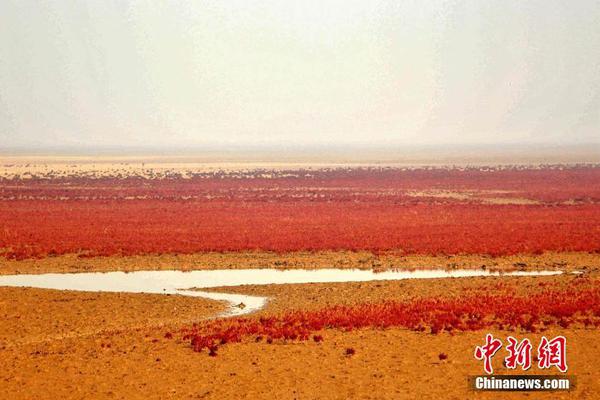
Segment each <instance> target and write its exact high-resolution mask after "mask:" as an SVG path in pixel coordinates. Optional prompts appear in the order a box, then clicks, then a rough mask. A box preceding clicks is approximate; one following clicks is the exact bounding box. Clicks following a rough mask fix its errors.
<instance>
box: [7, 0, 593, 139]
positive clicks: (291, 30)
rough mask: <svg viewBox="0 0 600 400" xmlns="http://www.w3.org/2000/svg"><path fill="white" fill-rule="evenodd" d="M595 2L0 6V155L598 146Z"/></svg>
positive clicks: (22, 0)
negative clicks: (4, 151) (77, 150)
mask: <svg viewBox="0 0 600 400" xmlns="http://www.w3.org/2000/svg"><path fill="white" fill-rule="evenodd" d="M599 27H600V2H599V1H597V0H577V1H568V0H564V1H553V0H543V1H540V0H527V1H523V0H475V1H468V0H467V1H439V0H415V1H412V0H406V1H398V0H390V1H386V0H370V1H364V0H331V1H327V0H303V1H286V0H262V1H260V0H258V1H250V0H228V1H223V0H217V1H211V0H205V1H183V0H181V1H160V2H159V1H125V0H123V1H117V0H112V1H109V0H107V1H81V0H80V1H73V2H71V1H69V2H66V1H59V0H55V1H31V0H2V1H1V2H0V148H2V147H4V148H12V147H15V148H19V147H23V148H38V147H42V148H43V147H47V146H50V147H60V146H65V147H83V148H96V147H97V148H101V147H115V146H117V147H119V146H123V147H135V146H144V147H157V148H161V147H162V148H166V147H173V148H203V147H208V146H225V147H226V146H233V145H235V146H287V147H293V146H321V145H342V146H343V145H364V144H368V145H381V146H383V147H385V146H394V145H407V144H411V145H414V144H417V145H421V144H422V145H461V144H465V145H472V144H485V145H495V144H506V143H508V144H515V143H516V144H519V143H529V144H531V143H533V144H536V143H543V144H555V145H562V144H581V143H589V142H590V143H591V142H594V143H598V142H600V28H599Z"/></svg>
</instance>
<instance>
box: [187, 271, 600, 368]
mask: <svg viewBox="0 0 600 400" xmlns="http://www.w3.org/2000/svg"><path fill="white" fill-rule="evenodd" d="M580 282H581V283H580ZM579 286H584V287H583V288H580V287H579ZM487 293H493V294H487ZM571 324H581V325H584V326H586V327H595V328H598V327H600V281H597V280H596V281H589V280H588V279H585V278H577V279H575V281H574V282H573V284H571V285H570V286H569V287H568V288H566V289H554V290H547V289H545V290H543V291H540V292H539V293H534V294H531V295H529V296H526V297H522V296H516V295H514V293H513V294H511V293H510V291H506V290H505V291H500V292H496V291H492V290H490V291H482V292H481V293H479V294H477V295H473V296H461V297H459V298H447V299H436V298H423V299H417V300H413V301H409V302H394V301H386V302H382V303H376V304H371V303H368V304H360V305H356V306H335V307H328V308H325V309H322V310H318V311H294V312H289V313H286V314H283V315H281V316H277V317H261V318H255V319H248V318H236V319H220V320H214V321H210V322H207V323H205V324H203V325H195V326H194V327H192V328H191V329H184V330H183V333H184V340H190V343H191V346H192V348H193V349H194V351H197V352H199V351H202V350H203V349H209V350H210V352H211V353H215V352H216V346H220V345H224V344H227V343H231V342H240V341H242V340H243V339H244V338H247V337H254V336H260V337H262V336H266V337H268V339H267V343H273V341H275V340H286V341H289V340H291V341H294V340H308V339H309V337H310V335H311V334H313V333H314V332H317V331H321V330H323V329H340V330H342V331H351V330H355V329H363V328H377V329H385V328H391V327H402V328H407V329H411V330H414V331H419V332H426V331H429V332H430V333H432V334H437V333H440V332H452V331H473V330H480V329H484V328H499V329H506V330H509V331H514V330H516V329H521V330H524V331H527V332H536V331H544V330H546V329H547V328H548V327H550V326H560V327H562V328H567V327H569V326H570V325H571ZM316 337H317V336H313V338H315V339H314V340H315V341H317V340H316ZM318 337H319V338H321V339H322V337H321V336H320V335H319V336H318ZM321 339H320V340H321ZM320 340H319V341H320ZM440 359H442V357H441V355H440Z"/></svg>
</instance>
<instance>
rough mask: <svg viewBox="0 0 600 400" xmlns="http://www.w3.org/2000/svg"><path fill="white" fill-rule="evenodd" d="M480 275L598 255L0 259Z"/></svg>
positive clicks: (592, 263) (56, 264)
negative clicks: (470, 271) (440, 271)
mask: <svg viewBox="0 0 600 400" xmlns="http://www.w3.org/2000/svg"><path fill="white" fill-rule="evenodd" d="M243 268H278V269H292V268H304V269H316V268H359V269H374V270H380V271H383V270H387V269H424V268H442V269H463V268H467V269H472V268H476V269H480V268H487V269H491V270H540V269H560V270H595V269H598V268H600V253H583V252H580V253H575V252H574V253H544V254H542V255H527V254H523V255H514V256H504V257H490V256H485V255H455V256H426V255H410V256H403V255H398V254H393V253H382V254H373V253H370V252H351V251H323V252H294V253H282V254H277V253H272V252H260V251H256V252H232V253H198V254H188V255H144V256H132V257H118V256H117V257H94V258H80V257H78V256H77V255H75V254H69V255H64V256H58V257H48V258H43V259H29V260H23V261H15V260H8V259H6V258H0V275H7V274H39V273H46V272H89V271H139V270H183V271H187V270H198V269H243Z"/></svg>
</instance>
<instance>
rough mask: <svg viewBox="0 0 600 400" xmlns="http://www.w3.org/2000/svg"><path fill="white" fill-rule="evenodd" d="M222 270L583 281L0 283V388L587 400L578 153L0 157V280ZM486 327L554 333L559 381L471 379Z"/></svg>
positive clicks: (52, 392) (599, 215) (598, 252)
mask: <svg viewBox="0 0 600 400" xmlns="http://www.w3.org/2000/svg"><path fill="white" fill-rule="evenodd" d="M171 161H172V160H171ZM221 268H227V269H240V268H278V269H291V268H307V269H313V268H360V269H373V270H376V271H383V270H386V269H423V268H442V269H450V270H451V269H463V268H467V269H481V268H485V269H488V270H499V271H514V270H560V271H565V272H574V271H577V272H581V273H580V274H572V273H565V274H563V275H558V276H549V277H505V276H500V277H486V278H460V279H445V280H442V279H436V280H427V281H425V280H422V281H419V280H411V281H395V282H394V281H374V282H363V283H339V284H302V285H264V286H249V285H245V286H240V287H235V288H231V287H228V288H215V289H212V290H214V291H226V292H232V293H233V292H237V293H244V294H253V295H259V296H267V297H269V302H268V303H267V306H266V308H265V309H263V310H261V311H260V312H258V313H256V314H253V315H249V316H247V318H240V319H228V320H213V319H212V318H211V317H214V316H215V315H217V314H219V313H220V312H222V311H223V310H224V309H225V307H226V305H225V304H223V303H219V302H214V301H209V300H204V299H201V298H192V297H183V296H169V295H149V294H127V293H89V292H68V291H54V290H42V289H32V288H6V287H0V316H1V317H2V319H1V322H0V398H11V399H30V398H41V399H44V398H47V399H54V398H61V397H62V398H66V399H71V398H127V399H129V398H150V399H154V398H156V399H163V398H207V399H226V398H248V399H271V398H277V399H321V398H322V399H347V398H365V399H386V398H389V399H399V398H407V399H412V398H424V399H430V398H431V399H434V398H435V399H446V398H451V399H464V398H534V397H535V398H538V397H541V398H549V399H550V398H553V399H554V398H584V399H587V398H590V399H593V398H598V397H597V393H598V392H600V386H599V382H600V372H599V371H600V362H599V361H598V360H599V355H600V345H599V344H598V329H599V328H598V327H599V326H600V295H599V290H598V288H599V287H600V276H599V275H598V274H599V273H600V167H599V166H597V165H592V164H581V165H558V164H556V165H546V166H523V165H521V166H511V165H503V166H494V167H483V166H478V167H474V166H464V165H463V166H459V167H457V166H455V167H447V168H446V167H416V166H407V165H375V164H369V163H365V164H360V165H351V166H350V165H347V164H335V163H331V164H329V165H317V164H313V165H306V164H293V163H292V164H290V163H287V164H286V163H282V164H277V165H276V164H273V163H271V164H268V163H267V164H265V163H254V162H252V163H249V164H248V165H246V166H245V167H244V168H241V167H240V164H237V163H232V164H231V165H230V164H227V165H225V164H223V163H221V164H214V163H213V164H210V165H202V166H199V165H198V164H195V163H194V162H193V160H187V159H182V160H179V162H177V163H173V162H165V161H164V160H161V159H154V160H151V161H150V162H148V161H147V162H144V161H143V160H141V159H135V158H134V159H132V160H128V161H123V160H120V161H116V160H113V159H102V160H97V162H96V161H93V160H92V161H90V160H81V159H76V158H75V159H74V158H71V159H68V160H61V161H60V162H56V160H53V159H48V160H42V161H41V162H40V159H39V158H37V159H36V160H34V159H31V160H30V159H27V158H23V157H21V158H19V157H13V158H10V159H4V161H2V165H1V166H0V274H32V273H46V272H88V271H135V270H172V269H177V270H195V269H221ZM407 310H409V311H407ZM378 313H379V314H378ZM386 313H387V314H386ZM394 313H395V314H394ZM362 317H364V318H362ZM379 317H381V320H380V319H378V318H379ZM352 318H354V319H352ZM273 321H274V322H273ZM286 321H287V322H286ZM289 321H291V322H289ZM322 321H326V322H322ZM361 321H363V322H364V324H361ZM286 323H288V325H286ZM305 323H306V324H305ZM269 324H273V325H272V326H271V325H269ZM302 324H305V325H302ZM323 324H324V325H323ZM307 326H308V327H309V328H307ZM230 328H231V329H230ZM228 329H229V330H228ZM261 330H262V331H265V332H269V335H272V336H273V337H271V336H268V337H267V336H266V335H261V334H258V333H256V332H258V331H260V332H262V331H261ZM232 332H235V335H234V334H232ZM488 332H491V333H493V334H494V335H495V336H497V337H498V338H500V339H502V340H504V341H505V339H506V337H507V336H509V335H514V336H516V337H517V338H519V339H522V338H524V337H528V338H530V339H531V340H532V342H533V343H535V344H536V345H537V343H538V342H539V339H540V338H541V335H545V336H547V337H553V336H557V335H564V336H565V337H566V338H567V341H568V363H569V370H568V374H569V375H574V376H575V377H576V379H577V386H576V388H575V389H574V390H572V391H571V392H568V393H558V392H554V393H535V394H529V395H528V394H527V393H510V394H508V395H507V394H505V393H497V394H494V393H477V392H473V391H471V390H470V389H469V387H468V384H467V379H468V376H470V375H479V374H482V373H483V367H482V362H481V361H478V360H476V359H475V358H474V356H473V354H474V349H475V346H478V345H481V344H483V341H484V338H485V334H486V333H488ZM237 334H239V336H236V335H237ZM228 335H229V336H228ZM277 335H279V336H277ZM303 335H304V336H303ZM259 336H260V337H259ZM315 336H316V337H317V339H315ZM224 337H229V338H230V339H229V340H225V341H220V340H222V339H223V338H224ZM321 337H322V339H323V340H321ZM199 338H200V339H202V340H205V341H206V343H209V342H211V343H212V341H214V343H213V347H214V349H212V350H210V348H209V347H210V346H209V347H206V346H204V347H203V346H198V345H197V344H198V343H199V340H200V339H199ZM302 339H308V340H302ZM268 342H272V343H268ZM194 343H196V345H194ZM202 343H204V342H202ZM194 348H196V350H200V351H194ZM348 349H353V350H354V354H347V353H348V351H349V350H348ZM209 352H210V353H213V356H212V357H211V356H209ZM350 352H351V351H350ZM502 357H503V355H502V356H497V357H496V358H495V359H494V369H495V371H496V372H497V373H500V374H503V373H504V374H505V373H509V370H507V369H506V368H505V367H504V366H503V365H502ZM544 372H545V371H541V370H540V369H538V368H537V367H535V366H534V367H533V368H532V369H531V370H529V371H527V373H530V374H535V373H544ZM517 373H520V371H517ZM548 373H551V374H559V371H558V370H557V369H556V368H553V369H550V370H548Z"/></svg>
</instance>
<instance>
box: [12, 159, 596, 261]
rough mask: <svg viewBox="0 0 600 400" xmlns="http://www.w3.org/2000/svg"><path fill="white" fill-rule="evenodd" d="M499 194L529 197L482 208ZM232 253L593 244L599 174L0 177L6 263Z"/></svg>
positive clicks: (496, 249)
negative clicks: (50, 258)
mask: <svg viewBox="0 0 600 400" xmlns="http://www.w3.org/2000/svg"><path fill="white" fill-rule="evenodd" d="M267 175H268V176H270V177H269V178H266V177H265V176H267ZM436 190H437V191H439V190H446V191H454V192H461V193H462V195H464V196H466V197H464V196H463V197H462V198H452V197H450V198H448V197H439V196H437V195H436V194H435V191H436ZM415 191H421V192H425V193H419V196H417V197H415ZM432 193H433V194H432ZM465 193H466V195H465ZM500 197H502V198H505V199H506V198H509V199H522V198H525V199H528V200H533V201H535V202H537V204H502V205H498V204H488V203H486V202H485V200H486V199H488V200H489V199H490V198H500ZM509 202H510V201H509ZM274 233H276V234H274ZM244 250H267V251H276V252H286V251H297V250H370V251H390V250H391V251H399V252H402V253H406V254H408V253H428V254H455V253H486V254H491V255H502V254H514V253H540V252H543V251H598V250H600V168H599V167H572V168H562V167H561V168H559V167H552V168H545V169H517V168H505V169H489V168H488V169H416V170H408V169H390V168H383V169H375V168H371V169H339V170H318V171H308V170H305V171H281V172H273V171H256V172H254V173H251V174H246V175H240V174H226V173H213V174H192V175H191V177H187V178H182V177H178V176H177V175H175V174H171V175H167V176H166V177H165V176H163V177H161V179H143V178H140V177H122V178H93V177H67V178H64V177H52V176H41V177H40V176H38V177H34V178H32V179H0V255H4V256H5V257H8V258H14V259H23V258H35V257H45V256H52V255H60V254H67V253H77V254H80V255H81V256H90V257H91V256H110V255H138V254H161V253H162V254H165V253H170V254H175V253H194V252H205V251H244Z"/></svg>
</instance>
